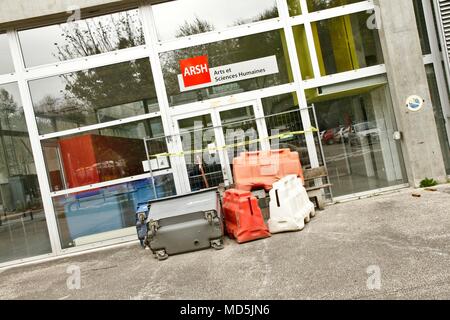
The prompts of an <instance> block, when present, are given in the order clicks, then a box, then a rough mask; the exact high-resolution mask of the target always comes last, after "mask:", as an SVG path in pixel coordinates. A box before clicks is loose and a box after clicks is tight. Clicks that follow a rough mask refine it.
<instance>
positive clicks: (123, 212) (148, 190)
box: [53, 174, 176, 248]
mask: <svg viewBox="0 0 450 320" xmlns="http://www.w3.org/2000/svg"><path fill="white" fill-rule="evenodd" d="M155 188H156V196H157V198H164V197H169V196H173V195H175V194H176V190H175V183H174V179H173V175H171V174H170V175H163V176H157V177H155ZM155 198H156V197H155V194H154V188H153V183H152V179H151V178H148V179H143V180H137V181H132V182H127V183H123V184H118V185H114V186H109V187H105V188H101V189H94V190H90V191H85V192H78V193H74V194H69V195H64V196H59V197H55V198H53V205H54V208H55V212H56V217H57V220H58V228H59V233H60V238H61V245H62V247H63V248H68V247H74V246H82V245H86V244H90V243H95V242H99V241H105V240H111V239H116V238H120V237H125V236H132V235H136V227H135V224H136V218H135V215H136V209H137V207H138V205H139V204H142V203H147V202H148V201H150V200H153V199H155Z"/></svg>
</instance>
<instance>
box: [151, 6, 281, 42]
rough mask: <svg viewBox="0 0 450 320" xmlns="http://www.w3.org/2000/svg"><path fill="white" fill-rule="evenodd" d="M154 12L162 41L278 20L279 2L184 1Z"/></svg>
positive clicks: (154, 7) (156, 9) (158, 8)
mask: <svg viewBox="0 0 450 320" xmlns="http://www.w3.org/2000/svg"><path fill="white" fill-rule="evenodd" d="M152 8H153V15H154V17H155V24H156V28H157V31H158V38H159V40H161V41H165V40H170V39H174V38H180V37H185V36H190V35H194V34H199V33H203V32H208V31H214V30H221V29H225V28H228V27H233V26H237V25H241V24H246V23H251V22H256V21H261V20H266V19H270V18H275V17H278V9H277V6H276V1H275V0H245V1H242V0H228V1H223V0H183V1H172V2H168V3H163V4H159V5H155V6H153V7H152Z"/></svg>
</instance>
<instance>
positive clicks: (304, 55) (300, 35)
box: [293, 25, 314, 80]
mask: <svg viewBox="0 0 450 320" xmlns="http://www.w3.org/2000/svg"><path fill="white" fill-rule="evenodd" d="M293 32H294V40H295V46H296V48H297V57H298V60H299V63H300V69H301V72H302V79H303V80H308V79H312V78H314V71H313V68H312V63H311V55H310V51H309V47H308V41H307V39H306V32H305V26H304V25H298V26H294V27H293Z"/></svg>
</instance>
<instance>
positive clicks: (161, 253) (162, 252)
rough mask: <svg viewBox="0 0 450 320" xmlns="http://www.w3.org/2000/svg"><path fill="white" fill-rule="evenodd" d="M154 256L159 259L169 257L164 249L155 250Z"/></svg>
mask: <svg viewBox="0 0 450 320" xmlns="http://www.w3.org/2000/svg"><path fill="white" fill-rule="evenodd" d="M156 258H157V259H158V260H159V261H163V260H167V258H169V255H168V254H167V253H166V250H160V251H157V252H156Z"/></svg>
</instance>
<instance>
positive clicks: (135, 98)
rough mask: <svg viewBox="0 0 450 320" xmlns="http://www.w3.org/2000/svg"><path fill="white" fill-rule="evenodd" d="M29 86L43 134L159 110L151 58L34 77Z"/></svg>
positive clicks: (39, 126) (40, 130)
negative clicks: (54, 75)
mask: <svg viewBox="0 0 450 320" xmlns="http://www.w3.org/2000/svg"><path fill="white" fill-rule="evenodd" d="M30 90H31V95H32V99H33V106H34V111H35V114H36V120H37V123H38V128H39V133H40V134H47V133H52V132H57V131H62V130H68V129H74V128H79V127H83V126H87V125H93V124H97V123H103V122H108V121H113V120H118V119H124V118H128V117H132V116H137V115H142V114H145V113H149V112H155V111H158V110H159V106H158V101H157V98H156V90H155V85H154V82H153V75H152V71H151V68H150V62H149V60H148V59H140V60H135V61H130V62H124V63H119V64H115V65H110V66H105V67H99V68H95V69H90V70H85V71H80V72H75V73H69V74H64V75H61V76H56V77H51V78H45V79H40V80H34V81H31V82H30Z"/></svg>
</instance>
